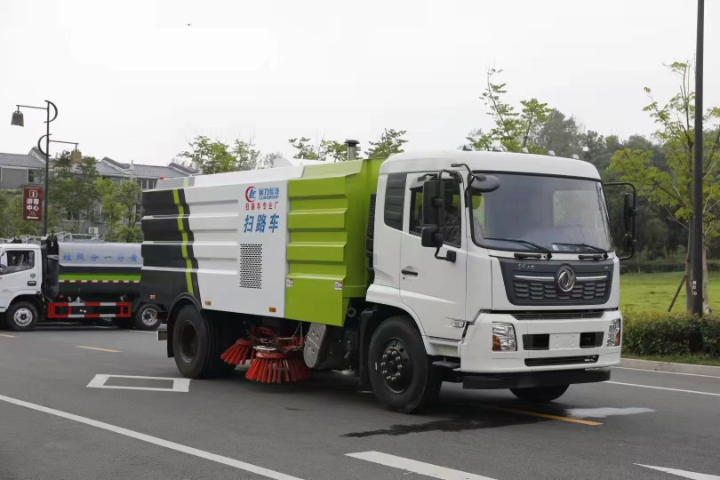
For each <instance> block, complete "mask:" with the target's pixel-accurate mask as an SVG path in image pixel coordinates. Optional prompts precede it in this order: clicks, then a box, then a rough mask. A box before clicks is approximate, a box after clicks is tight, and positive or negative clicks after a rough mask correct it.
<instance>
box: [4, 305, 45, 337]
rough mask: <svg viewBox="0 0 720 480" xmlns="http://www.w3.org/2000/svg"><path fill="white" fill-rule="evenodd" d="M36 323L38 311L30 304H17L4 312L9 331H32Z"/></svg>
mask: <svg viewBox="0 0 720 480" xmlns="http://www.w3.org/2000/svg"><path fill="white" fill-rule="evenodd" d="M37 321H38V311H37V308H36V307H35V305H33V304H32V303H30V302H18V303H15V304H13V305H11V306H10V308H8V309H7V311H6V312H5V322H6V323H7V326H8V328H9V329H10V330H15V331H18V332H22V331H29V330H34V329H35V325H36V324H37Z"/></svg>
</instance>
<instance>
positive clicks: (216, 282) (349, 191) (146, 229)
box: [141, 160, 382, 325]
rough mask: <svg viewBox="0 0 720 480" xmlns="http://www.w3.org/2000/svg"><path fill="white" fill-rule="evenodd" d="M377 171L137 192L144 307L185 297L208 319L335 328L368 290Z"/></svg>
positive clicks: (298, 170) (213, 179)
mask: <svg viewBox="0 0 720 480" xmlns="http://www.w3.org/2000/svg"><path fill="white" fill-rule="evenodd" d="M381 163H382V160H364V161H363V160H360V161H350V162H341V163H335V164H326V165H311V166H293V167H284V168H275V169H269V170H255V171H249V172H233V173H225V174H216V175H204V176H198V177H190V178H184V179H168V180H161V181H159V182H158V185H157V188H156V189H155V190H151V191H146V192H143V211H144V217H143V221H142V228H143V235H144V238H145V241H144V242H143V245H142V257H143V258H144V261H145V263H144V265H143V267H142V279H143V283H145V282H146V281H147V283H148V285H151V286H152V287H151V288H150V289H149V290H147V291H146V290H145V289H143V291H142V292H143V293H142V296H143V298H148V297H149V298H154V299H155V300H154V301H157V302H158V303H161V304H166V305H170V304H172V302H173V301H174V300H175V299H176V298H177V297H178V296H179V295H181V294H183V293H185V294H189V295H191V296H193V297H194V298H195V299H196V300H197V301H198V302H199V303H200V304H201V305H202V306H203V308H205V309H208V310H220V311H225V312H236V313H246V314H253V315H260V316H267V317H278V318H288V319H293V320H301V321H306V322H317V323H324V324H329V325H342V324H343V322H344V319H345V314H346V311H347V307H348V304H349V301H350V299H352V298H364V296H365V292H366V290H367V287H368V270H367V265H368V262H367V257H366V242H365V240H366V235H367V224H368V215H369V208H370V199H371V195H372V193H373V192H375V190H376V188H377V178H378V172H379V168H380V164H381ZM141 287H142V283H141Z"/></svg>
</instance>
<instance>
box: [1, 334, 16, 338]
mask: <svg viewBox="0 0 720 480" xmlns="http://www.w3.org/2000/svg"><path fill="white" fill-rule="evenodd" d="M0 337H5V338H15V335H8V334H6V333H0Z"/></svg>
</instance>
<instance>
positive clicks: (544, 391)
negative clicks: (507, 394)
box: [510, 385, 570, 403]
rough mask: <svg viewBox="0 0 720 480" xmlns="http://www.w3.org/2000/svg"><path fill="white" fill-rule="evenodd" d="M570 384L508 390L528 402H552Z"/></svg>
mask: <svg viewBox="0 0 720 480" xmlns="http://www.w3.org/2000/svg"><path fill="white" fill-rule="evenodd" d="M569 386H570V385H559V386H556V387H533V388H511V389H510V391H511V392H512V393H513V395H515V396H516V397H518V398H519V399H521V400H528V401H530V402H540V403H544V402H552V401H553V400H557V399H558V398H560V397H561V396H562V395H563V394H564V393H565V392H566V391H567V389H568V387H569Z"/></svg>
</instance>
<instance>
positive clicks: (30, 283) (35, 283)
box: [28, 280, 37, 287]
mask: <svg viewBox="0 0 720 480" xmlns="http://www.w3.org/2000/svg"><path fill="white" fill-rule="evenodd" d="M35 285H37V282H36V281H34V280H33V281H30V282H28V286H29V287H34V286H35Z"/></svg>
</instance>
